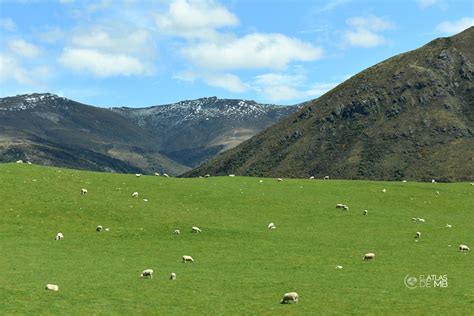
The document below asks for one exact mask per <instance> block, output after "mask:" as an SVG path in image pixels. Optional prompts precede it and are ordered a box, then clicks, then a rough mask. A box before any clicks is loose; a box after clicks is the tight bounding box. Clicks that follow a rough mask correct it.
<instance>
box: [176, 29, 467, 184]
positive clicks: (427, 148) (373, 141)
mask: <svg viewBox="0 0 474 316" xmlns="http://www.w3.org/2000/svg"><path fill="white" fill-rule="evenodd" d="M473 52H474V27H471V28H469V29H467V30H465V31H464V32H462V33H459V34H457V35H455V36H452V37H448V38H439V39H436V40H434V41H432V42H431V43H429V44H427V45H425V46H423V47H421V48H419V49H416V50H414V51H411V52H408V53H404V54H400V55H397V56H395V57H392V58H390V59H387V60H385V61H383V62H381V63H379V64H376V65H374V66H372V67H370V68H368V69H366V70H364V71H362V72H360V73H359V74H357V75H355V76H353V77H352V78H350V79H349V80H347V81H345V82H343V83H342V84H340V85H339V86H337V87H336V88H334V89H333V90H331V91H329V92H328V93H326V94H325V95H323V96H321V97H320V98H318V99H316V100H314V101H312V102H310V103H308V105H306V106H305V107H303V108H302V109H301V110H300V111H298V112H296V113H295V114H293V115H291V116H289V117H288V118H287V119H284V120H282V121H280V122H278V123H276V124H275V125H273V126H271V127H270V128H268V129H266V130H265V131H263V132H261V133H260V134H257V135H256V136H254V137H252V138H251V139H249V140H248V141H246V142H244V143H242V144H240V145H239V146H237V147H236V148H233V149H230V150H228V151H226V152H224V153H223V154H221V155H220V156H218V157H216V158H214V159H212V160H210V161H209V162H207V163H205V164H203V165H202V166H200V167H199V168H197V169H195V170H192V171H190V172H188V173H186V174H185V175H186V176H198V175H204V174H207V173H209V174H212V175H227V174H230V173H234V174H237V175H250V176H267V177H277V176H278V177H281V176H285V177H295V178H304V177H309V176H315V177H318V178H322V177H324V176H326V175H330V176H331V177H332V178H343V179H372V180H394V179H395V180H398V179H409V180H417V181H426V180H431V179H433V178H435V179H438V180H440V181H472V180H474V53H473Z"/></svg>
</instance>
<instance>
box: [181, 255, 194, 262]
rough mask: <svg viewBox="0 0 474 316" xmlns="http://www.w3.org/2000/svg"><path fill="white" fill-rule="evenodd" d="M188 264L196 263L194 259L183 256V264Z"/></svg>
mask: <svg viewBox="0 0 474 316" xmlns="http://www.w3.org/2000/svg"><path fill="white" fill-rule="evenodd" d="M186 262H193V263H194V259H193V257H191V256H183V263H186Z"/></svg>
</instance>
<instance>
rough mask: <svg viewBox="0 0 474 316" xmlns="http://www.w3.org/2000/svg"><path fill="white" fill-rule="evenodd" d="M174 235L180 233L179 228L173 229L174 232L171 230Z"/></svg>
mask: <svg viewBox="0 0 474 316" xmlns="http://www.w3.org/2000/svg"><path fill="white" fill-rule="evenodd" d="M173 234H174V235H179V234H181V232H180V231H179V229H175V230H174V232H173Z"/></svg>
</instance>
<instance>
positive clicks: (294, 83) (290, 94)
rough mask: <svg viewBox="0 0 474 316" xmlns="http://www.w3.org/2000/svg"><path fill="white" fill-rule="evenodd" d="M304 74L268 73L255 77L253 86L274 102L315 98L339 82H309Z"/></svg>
mask: <svg viewBox="0 0 474 316" xmlns="http://www.w3.org/2000/svg"><path fill="white" fill-rule="evenodd" d="M307 81H308V78H307V77H306V76H305V75H304V74H285V73H266V74H262V75H258V76H255V77H254V81H253V86H254V88H255V90H257V91H258V92H259V93H260V94H262V96H263V97H265V98H266V99H268V100H271V101H272V102H280V101H287V100H292V99H298V98H299V99H304V98H315V97H319V96H321V95H323V94H324V93H326V92H327V91H329V90H331V89H332V88H334V87H335V86H336V85H337V84H338V83H308V82H307Z"/></svg>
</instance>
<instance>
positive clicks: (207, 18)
mask: <svg viewBox="0 0 474 316" xmlns="http://www.w3.org/2000/svg"><path fill="white" fill-rule="evenodd" d="M238 23H239V20H238V19H237V17H236V16H235V15H234V14H232V13H231V12H230V11H228V10H227V9H226V8H225V7H224V6H222V5H220V4H218V3H216V2H214V1H212V0H173V1H172V2H171V3H170V6H169V8H168V11H167V12H165V13H163V14H157V15H156V24H157V26H158V28H159V29H160V31H161V32H163V33H166V34H170V35H178V36H182V37H185V38H212V37H215V36H217V33H216V29H219V28H222V27H226V26H235V25H238Z"/></svg>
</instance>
